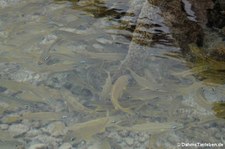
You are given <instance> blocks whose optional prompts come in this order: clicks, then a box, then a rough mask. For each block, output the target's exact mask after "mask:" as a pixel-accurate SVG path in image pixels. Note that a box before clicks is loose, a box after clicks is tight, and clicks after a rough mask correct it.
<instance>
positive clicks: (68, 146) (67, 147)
mask: <svg viewBox="0 0 225 149" xmlns="http://www.w3.org/2000/svg"><path fill="white" fill-rule="evenodd" d="M72 148H73V147H72V145H71V144H70V143H64V144H62V145H61V146H60V147H59V149H72Z"/></svg>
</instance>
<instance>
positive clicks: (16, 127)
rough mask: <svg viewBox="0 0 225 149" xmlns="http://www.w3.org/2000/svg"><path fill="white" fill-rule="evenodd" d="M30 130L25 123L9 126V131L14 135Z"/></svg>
mask: <svg viewBox="0 0 225 149" xmlns="http://www.w3.org/2000/svg"><path fill="white" fill-rule="evenodd" d="M28 130H29V127H28V126H26V125H23V124H14V125H11V126H10V127H9V132H10V133H11V134H12V136H13V137H16V136H19V135H22V134H24V133H26V132H27V131H28Z"/></svg>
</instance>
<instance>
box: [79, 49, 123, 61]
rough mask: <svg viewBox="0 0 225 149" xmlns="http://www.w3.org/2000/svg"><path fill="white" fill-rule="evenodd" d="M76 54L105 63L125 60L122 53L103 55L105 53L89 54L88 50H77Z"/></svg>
mask: <svg viewBox="0 0 225 149" xmlns="http://www.w3.org/2000/svg"><path fill="white" fill-rule="evenodd" d="M75 53H78V54H81V55H84V56H85V57H89V58H92V59H99V60H104V61H120V60H122V59H123V58H124V54H120V53H103V52H98V53H96V52H89V51H87V50H77V51H75Z"/></svg>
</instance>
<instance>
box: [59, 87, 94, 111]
mask: <svg viewBox="0 0 225 149" xmlns="http://www.w3.org/2000/svg"><path fill="white" fill-rule="evenodd" d="M61 94H62V97H63V99H65V101H66V104H67V105H68V106H69V107H70V108H71V110H72V111H77V112H81V113H93V112H94V110H91V109H89V108H87V107H85V106H84V105H83V104H81V103H80V102H79V99H78V97H75V96H74V95H73V94H72V93H71V92H69V91H67V90H63V91H61Z"/></svg>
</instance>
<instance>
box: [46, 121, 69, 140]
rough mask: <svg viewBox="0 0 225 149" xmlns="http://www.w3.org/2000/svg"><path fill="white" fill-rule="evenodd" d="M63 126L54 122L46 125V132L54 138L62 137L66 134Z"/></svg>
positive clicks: (61, 123)
mask: <svg viewBox="0 0 225 149" xmlns="http://www.w3.org/2000/svg"><path fill="white" fill-rule="evenodd" d="M65 128H66V127H65V124H64V123H63V122H54V123H51V124H49V125H48V127H47V130H46V131H47V132H48V133H50V134H51V135H52V136H54V137H59V136H63V135H65V134H66V132H67V131H66V129H65Z"/></svg>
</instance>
